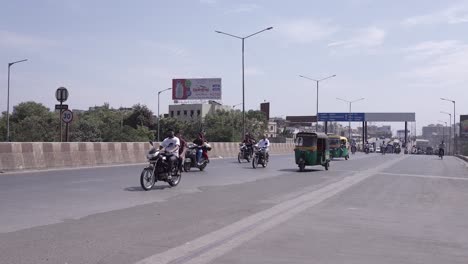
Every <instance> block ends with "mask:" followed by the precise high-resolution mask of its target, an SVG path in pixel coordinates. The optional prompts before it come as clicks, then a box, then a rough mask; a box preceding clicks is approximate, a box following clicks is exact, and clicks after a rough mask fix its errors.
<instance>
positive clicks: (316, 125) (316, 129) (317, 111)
mask: <svg viewBox="0 0 468 264" xmlns="http://www.w3.org/2000/svg"><path fill="white" fill-rule="evenodd" d="M299 77H301V78H304V79H307V80H310V81H314V82H316V83H317V104H316V106H317V108H316V115H315V116H316V118H317V120H316V121H317V122H316V123H315V131H317V132H318V113H319V82H321V81H324V80H326V79H330V78H333V77H336V74H333V75H331V76H328V77H325V78H322V79H320V80H316V79H312V78H309V77H307V76H304V75H299Z"/></svg>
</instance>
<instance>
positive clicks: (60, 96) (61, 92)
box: [55, 87, 68, 103]
mask: <svg viewBox="0 0 468 264" xmlns="http://www.w3.org/2000/svg"><path fill="white" fill-rule="evenodd" d="M55 98H56V99H57V101H59V102H62V103H63V102H65V101H67V99H68V90H67V88H65V87H59V88H58V89H57V91H55Z"/></svg>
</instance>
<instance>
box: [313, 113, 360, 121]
mask: <svg viewBox="0 0 468 264" xmlns="http://www.w3.org/2000/svg"><path fill="white" fill-rule="evenodd" d="M318 121H331V122H340V121H348V122H363V121H365V115H364V113H319V114H318Z"/></svg>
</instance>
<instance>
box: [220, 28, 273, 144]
mask: <svg viewBox="0 0 468 264" xmlns="http://www.w3.org/2000/svg"><path fill="white" fill-rule="evenodd" d="M271 29H273V27H268V28H265V29H262V30H260V31H258V32H255V33H253V34H250V35H248V36H246V37H239V36H236V35H232V34H229V33H226V32H222V31H218V30H216V31H215V32H216V33H219V34H223V35H227V36H230V37H233V38H237V39H240V40H242V132H243V134H242V136H243V135H245V63H244V42H245V39H247V38H250V37H252V36H254V35H257V34H260V33H262V32H263V31H267V30H271Z"/></svg>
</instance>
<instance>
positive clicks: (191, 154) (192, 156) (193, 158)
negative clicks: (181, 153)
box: [184, 144, 211, 172]
mask: <svg viewBox="0 0 468 264" xmlns="http://www.w3.org/2000/svg"><path fill="white" fill-rule="evenodd" d="M210 150H211V146H210V145H209V144H204V145H203V146H198V145H196V144H189V145H188V149H187V152H186V153H185V160H184V171H185V172H188V171H190V169H191V168H197V169H199V170H200V171H203V170H204V169H205V168H206V166H207V165H208V163H209V162H210V160H208V159H205V158H204V157H203V155H202V157H201V160H200V162H198V163H197V152H199V151H201V152H203V151H210Z"/></svg>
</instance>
